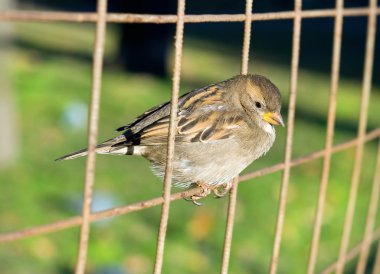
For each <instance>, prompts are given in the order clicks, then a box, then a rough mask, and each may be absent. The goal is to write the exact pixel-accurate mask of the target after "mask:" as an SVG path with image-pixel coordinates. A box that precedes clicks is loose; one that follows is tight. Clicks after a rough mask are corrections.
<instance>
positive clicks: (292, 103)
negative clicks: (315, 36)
mask: <svg viewBox="0 0 380 274" xmlns="http://www.w3.org/2000/svg"><path fill="white" fill-rule="evenodd" d="M301 8H302V0H295V1H294V10H295V13H296V16H295V17H294V23H293V24H294V25H293V46H292V63H291V72H290V74H291V75H290V95H289V107H288V120H287V132H286V145H285V161H284V173H283V177H282V183H281V190H280V197H279V206H278V213H277V222H276V231H275V237H274V244H273V252H272V260H271V263H270V270H269V272H270V273H271V274H275V273H276V272H277V267H278V259H279V255H280V245H281V239H282V229H283V226H284V219H285V211H286V197H287V192H288V185H289V177H290V168H291V166H290V163H291V158H292V147H293V131H294V116H295V110H296V95H297V82H298V64H299V54H300V39H301V38H300V37H301V16H300V12H301Z"/></svg>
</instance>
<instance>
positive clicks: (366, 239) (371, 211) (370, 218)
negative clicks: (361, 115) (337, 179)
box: [356, 142, 380, 274]
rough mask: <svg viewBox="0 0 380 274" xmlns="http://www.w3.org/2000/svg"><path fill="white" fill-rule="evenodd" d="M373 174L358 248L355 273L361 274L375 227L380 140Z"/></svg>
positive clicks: (378, 185)
mask: <svg viewBox="0 0 380 274" xmlns="http://www.w3.org/2000/svg"><path fill="white" fill-rule="evenodd" d="M376 163H377V164H376V168H375V175H374V179H373V184H372V191H371V199H370V202H369V207H368V213H367V221H366V225H365V230H364V236H363V244H362V246H361V249H360V256H359V261H358V264H357V268H356V274H363V273H364V271H365V267H366V264H367V259H368V254H369V250H370V248H371V243H372V241H371V235H372V233H373V230H374V227H375V220H376V213H377V206H378V203H379V194H380V142H379V147H378V150H377V162H376Z"/></svg>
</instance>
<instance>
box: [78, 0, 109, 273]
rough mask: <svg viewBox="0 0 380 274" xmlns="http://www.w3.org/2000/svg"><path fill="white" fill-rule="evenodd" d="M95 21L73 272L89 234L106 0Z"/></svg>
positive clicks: (81, 263)
mask: <svg viewBox="0 0 380 274" xmlns="http://www.w3.org/2000/svg"><path fill="white" fill-rule="evenodd" d="M97 6H98V21H97V24H96V38H95V46H94V57H93V58H94V64H93V75H92V91H91V102H90V114H89V120H88V156H87V162H86V174H85V187H84V193H83V210H82V220H81V221H82V223H81V230H80V238H79V248H78V256H77V264H76V268H75V273H76V274H83V273H84V272H85V268H86V259H87V250H88V239H89V235H90V217H91V204H92V192H93V186H94V179H95V159H96V156H95V147H96V143H97V136H98V120H99V106H100V94H101V83H102V68H103V56H104V44H105V33H106V20H105V18H106V13H107V0H98V3H97Z"/></svg>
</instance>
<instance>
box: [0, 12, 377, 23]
mask: <svg viewBox="0 0 380 274" xmlns="http://www.w3.org/2000/svg"><path fill="white" fill-rule="evenodd" d="M370 10H371V9H370V8H346V9H344V10H343V15H344V16H345V17H348V16H367V15H368V13H369V12H370ZM374 12H375V13H376V14H380V8H375V9H374ZM296 15H297V16H300V17H301V18H322V17H336V10H335V9H322V10H303V11H301V12H300V13H297V14H296V12H295V11H282V12H267V13H255V14H253V15H252V21H268V20H285V19H294V18H295V17H296ZM184 19H185V23H206V22H213V23H217V22H244V20H245V14H201V15H185V18H184ZM106 20H107V22H108V23H154V24H167V23H172V24H173V23H176V22H177V16H176V15H155V14H131V13H108V14H107V15H106ZM0 21H53V22H77V23H83V22H96V21H97V14H96V13H91V12H52V11H19V10H10V11H0Z"/></svg>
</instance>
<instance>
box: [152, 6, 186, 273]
mask: <svg viewBox="0 0 380 274" xmlns="http://www.w3.org/2000/svg"><path fill="white" fill-rule="evenodd" d="M177 9H178V11H177V16H178V21H177V28H176V35H175V54H174V67H173V87H172V100H171V106H170V124H169V136H168V151H167V159H166V168H165V178H164V191H163V195H162V196H163V204H162V211H161V221H160V227H159V232H158V238H157V251H156V260H155V264H154V274H160V273H161V271H162V262H163V256H164V247H165V238H166V231H167V226H168V220H169V209H170V192H171V185H172V174H173V158H174V144H175V135H176V129H177V121H176V120H177V109H178V94H179V84H180V78H181V64H182V46H183V28H184V15H185V0H178V8H177Z"/></svg>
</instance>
